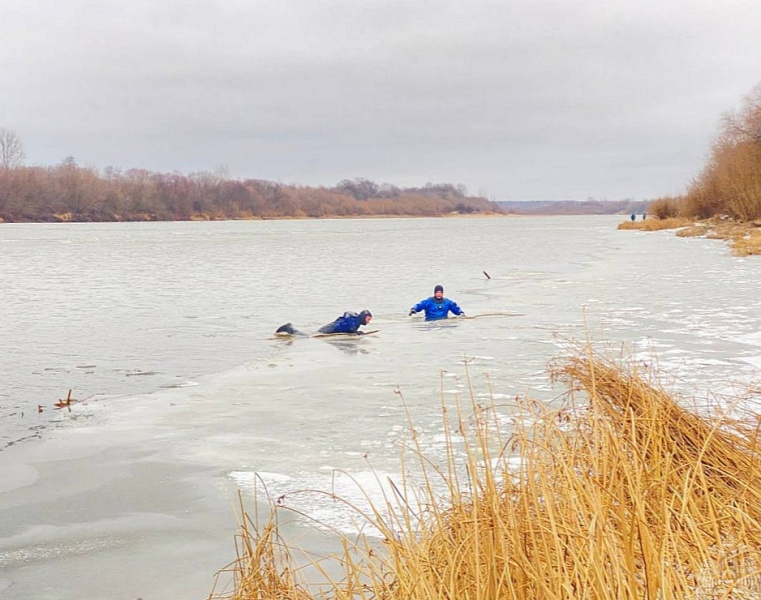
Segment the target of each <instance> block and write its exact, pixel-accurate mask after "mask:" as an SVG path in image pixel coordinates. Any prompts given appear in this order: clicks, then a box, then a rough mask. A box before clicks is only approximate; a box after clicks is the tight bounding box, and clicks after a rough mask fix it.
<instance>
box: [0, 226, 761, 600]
mask: <svg viewBox="0 0 761 600" xmlns="http://www.w3.org/2000/svg"><path fill="white" fill-rule="evenodd" d="M622 219H623V217H562V218H561V217H542V218H469V219H468V218H463V219H378V220H374V219H366V220H320V221H246V222H219V223H113V224H106V223H102V224H55V225H48V224H23V225H11V224H4V225H1V226H0V277H2V286H0V305H1V306H2V307H3V310H2V314H0V331H2V340H3V343H2V344H1V345H0V369H1V371H2V380H0V448H2V450H0V597H2V598H8V599H12V600H53V599H55V600H136V599H137V598H142V599H143V600H154V599H156V600H159V599H161V600H164V599H168V598H169V599H180V598H182V599H201V598H205V597H206V596H207V595H208V593H209V592H210V590H211V586H212V583H213V576H214V572H215V571H216V570H217V569H219V568H221V567H223V566H224V565H225V564H226V563H228V562H229V561H230V560H232V558H234V545H233V534H234V533H235V531H236V526H237V523H236V503H237V492H238V490H239V489H240V490H243V491H244V494H246V495H248V494H249V492H250V490H251V487H252V483H253V481H254V473H258V474H259V476H260V480H261V481H262V482H264V483H266V485H267V487H268V489H269V492H270V494H272V495H273V496H278V495H280V494H284V493H287V492H289V491H291V490H294V489H301V488H318V489H331V487H332V489H334V490H336V491H338V493H339V494H341V495H343V496H346V497H349V498H356V499H357V501H360V500H359V497H358V492H357V490H355V489H354V488H353V487H352V486H351V485H350V484H349V481H348V478H347V477H345V476H337V475H336V474H335V471H334V470H335V469H340V470H343V471H345V472H347V473H349V474H351V475H352V477H353V478H355V479H356V480H358V481H360V482H368V485H369V486H370V487H371V486H372V481H374V475H373V474H372V471H371V468H370V465H372V468H374V469H375V470H376V472H378V473H383V474H389V475H390V476H392V477H393V476H394V475H395V474H397V473H398V470H399V466H398V464H399V440H400V439H402V438H403V437H404V436H405V429H406V416H405V413H404V410H403V407H402V404H401V400H400V396H399V395H398V394H397V393H396V391H397V389H398V390H400V391H401V392H402V393H403V396H404V399H405V400H406V402H407V404H408V405H409V409H410V412H411V414H412V417H413V419H414V421H415V424H416V427H417V428H419V432H420V437H419V440H420V442H421V445H422V447H423V449H424V450H425V451H426V452H429V453H431V454H432V455H434V456H435V455H436V453H440V452H441V451H442V436H441V425H440V416H439V415H440V404H441V390H442V389H443V391H444V396H445V397H446V398H450V397H454V396H456V395H458V394H459V395H462V396H466V395H467V394H465V391H466V385H465V381H464V368H465V367H464V364H463V363H464V362H465V361H466V360H467V361H468V363H469V366H468V369H469V372H470V375H471V377H472V379H473V383H474V389H475V393H476V395H477V396H478V397H479V398H484V399H486V398H488V397H489V386H491V390H492V391H493V398H494V399H495V401H497V402H503V401H504V402H505V403H508V402H509V400H510V399H511V398H513V397H514V396H516V395H525V394H527V393H528V394H530V395H532V396H534V397H536V398H538V399H541V400H544V401H547V402H552V401H553V399H555V398H556V397H557V396H558V395H559V394H560V393H561V392H562V391H563V390H562V389H554V388H553V387H552V386H551V385H550V382H549V379H548V377H547V372H546V371H547V369H546V367H547V363H548V361H550V360H551V359H553V358H557V357H559V356H562V355H563V353H564V352H565V351H566V350H565V349H566V347H567V341H568V340H580V339H582V340H583V339H585V338H586V337H587V335H589V336H591V337H592V339H593V340H597V341H607V342H610V343H611V344H613V345H618V346H619V347H620V346H622V345H623V347H624V348H625V351H627V352H628V353H630V354H632V355H635V356H638V357H642V358H643V359H645V360H649V359H650V358H652V357H653V356H656V357H657V360H658V362H659V364H660V367H661V371H662V373H663V375H664V376H665V378H666V381H667V383H669V384H671V385H673V386H674V387H675V388H676V389H678V390H681V391H685V392H687V393H691V392H692V391H695V392H697V393H704V392H705V391H706V390H709V389H710V390H712V391H715V392H720V393H724V392H727V393H734V392H735V391H736V390H743V389H745V388H747V386H748V385H749V384H754V382H757V381H759V380H761V293H759V282H760V281H761V258H760V257H755V258H753V257H751V258H746V259H739V258H733V257H731V256H730V255H729V252H728V250H727V247H726V246H725V245H724V244H723V243H722V242H717V241H709V240H703V239H696V238H678V237H676V236H675V235H674V234H673V232H659V233H649V234H646V233H641V232H631V231H626V232H620V231H617V230H616V225H617V224H618V222H620V221H621V220H622ZM484 271H486V272H487V273H488V274H489V275H490V276H491V279H487V277H486V276H485V275H484V273H483V272H484ZM436 284H442V285H443V286H444V288H445V295H446V296H448V297H451V298H453V299H454V300H456V301H457V302H458V303H459V304H460V306H461V307H462V308H463V309H464V311H465V312H466V314H468V315H470V316H474V315H484V314H488V313H504V312H506V313H512V314H513V316H495V317H484V318H479V319H472V320H465V321H450V322H447V323H446V324H440V325H436V326H430V325H427V324H425V323H423V322H422V320H421V319H420V318H419V317H416V318H409V317H408V316H407V312H408V310H409V308H410V307H411V306H412V305H413V304H415V303H416V302H418V301H419V300H421V299H422V298H424V297H426V296H429V295H431V293H432V290H433V286H434V285H436ZM364 308H367V309H370V310H371V311H372V312H373V314H374V319H373V322H372V324H371V329H380V333H379V334H377V335H374V336H368V337H367V338H361V339H358V340H356V341H346V340H339V341H325V340H318V339H303V340H296V341H294V342H293V343H289V342H285V341H282V340H276V339H273V337H272V333H273V332H274V330H275V328H276V327H277V326H279V325H281V324H283V323H285V322H287V321H292V322H293V324H294V325H295V326H296V327H298V328H300V329H304V330H315V329H316V328H317V327H319V326H320V325H322V324H324V323H326V322H328V321H331V320H333V318H335V317H336V316H338V315H339V314H340V313H342V312H343V311H344V310H355V311H360V310H362V309H364ZM487 380H488V381H487ZM69 389H72V397H73V398H74V399H75V400H76V401H75V402H74V403H73V404H72V406H71V410H70V411H69V410H66V409H57V408H56V407H55V403H56V401H57V400H59V399H60V398H65V396H66V394H67V392H68V390H69ZM40 411H41V412H40ZM294 503H295V507H296V508H298V509H299V510H301V511H303V512H304V513H305V514H307V515H309V516H310V517H313V518H316V519H319V520H320V521H321V522H322V523H324V524H326V525H329V526H334V527H337V528H339V529H344V530H347V531H351V526H352V524H351V518H350V517H349V516H348V515H347V514H346V512H345V510H344V509H342V507H341V506H340V505H338V504H336V503H334V502H330V501H328V500H327V499H325V498H324V497H319V496H311V497H299V498H295V497H294ZM290 527H291V530H292V533H293V534H294V535H299V534H300V524H299V522H298V520H297V521H295V522H294V523H293V524H291V525H290ZM304 530H305V531H306V530H307V527H306V524H304ZM310 535H311V536H312V537H310V538H308V539H309V543H311V544H316V545H317V546H319V544H320V542H319V539H317V538H315V536H314V534H310ZM316 539H317V541H315V540H316Z"/></svg>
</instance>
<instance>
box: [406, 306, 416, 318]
mask: <svg viewBox="0 0 761 600" xmlns="http://www.w3.org/2000/svg"><path fill="white" fill-rule="evenodd" d="M414 314H415V309H414V308H411V309H410V314H409V315H407V316H409V317H411V316H412V315H414Z"/></svg>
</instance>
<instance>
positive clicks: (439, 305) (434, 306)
mask: <svg viewBox="0 0 761 600" xmlns="http://www.w3.org/2000/svg"><path fill="white" fill-rule="evenodd" d="M421 310H424V311H425V320H426V321H438V320H439V319H446V318H447V316H448V315H449V311H452V314H454V315H458V316H461V317H464V316H465V313H464V312H462V309H461V308H460V307H459V306H457V302H455V301H453V300H450V299H449V298H444V288H443V287H442V286H440V285H437V286H436V287H435V288H433V296H431V297H430V298H426V299H425V300H421V301H420V302H418V303H417V304H416V305H415V306H413V307H412V308H411V309H410V316H412V315H414V314H415V313H418V312H420V311H421Z"/></svg>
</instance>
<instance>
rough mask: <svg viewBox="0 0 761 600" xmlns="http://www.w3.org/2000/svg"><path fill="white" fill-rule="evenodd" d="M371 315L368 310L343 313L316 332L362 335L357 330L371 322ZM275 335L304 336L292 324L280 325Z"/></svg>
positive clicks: (362, 333)
mask: <svg viewBox="0 0 761 600" xmlns="http://www.w3.org/2000/svg"><path fill="white" fill-rule="evenodd" d="M372 319H373V315H372V313H371V312H370V311H369V310H363V311H362V312H361V313H359V314H357V313H355V312H348V311H347V312H345V313H344V314H342V315H341V316H340V317H338V318H337V319H336V320H335V321H333V322H332V323H328V324H327V325H323V326H322V327H320V328H319V329H318V330H317V331H319V332H320V333H354V334H356V335H364V332H362V331H359V328H360V327H362V326H363V325H367V324H368V323H370V321H372ZM275 334H277V335H306V333H303V332H301V331H299V330H298V329H296V328H295V327H294V326H293V324H292V323H286V324H285V325H281V326H280V327H278V328H277V330H276V331H275Z"/></svg>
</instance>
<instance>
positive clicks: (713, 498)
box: [211, 348, 761, 600]
mask: <svg viewBox="0 0 761 600" xmlns="http://www.w3.org/2000/svg"><path fill="white" fill-rule="evenodd" d="M552 375H553V377H554V378H556V379H557V380H562V381H565V382H566V383H567V385H568V389H569V392H568V395H567V399H566V401H565V403H564V406H563V407H562V408H561V409H555V410H553V409H550V408H548V407H547V406H545V405H544V404H542V403H539V402H534V401H530V400H526V401H524V402H522V403H521V404H520V406H519V407H518V411H517V413H516V414H514V415H513V417H512V420H513V422H514V427H512V428H511V429H510V430H509V431H508V430H506V429H505V427H504V425H503V422H504V420H503V419H502V418H500V417H499V412H500V411H499V410H498V409H497V408H495V407H494V406H488V407H484V406H481V405H479V404H478V403H476V402H475V401H474V400H471V406H470V407H469V408H468V410H467V411H464V410H463V409H461V408H459V407H458V406H455V407H454V409H448V408H447V407H444V415H443V416H444V426H445V429H446V433H447V435H448V440H449V442H448V444H447V449H448V452H447V456H448V460H447V461H446V464H444V465H438V464H435V463H434V462H432V461H430V460H429V459H427V458H426V457H425V456H424V455H423V454H422V452H421V451H420V448H419V447H418V446H417V442H416V438H415V436H414V435H413V436H412V438H411V441H410V445H409V449H410V450H411V451H412V455H411V456H412V457H413V458H414V459H415V461H417V464H418V465H419V466H420V467H421V469H422V474H423V481H424V484H423V485H422V486H420V487H417V488H414V487H413V485H412V483H411V482H410V481H408V480H407V479H406V478H405V480H404V481H402V482H399V483H398V486H397V493H396V494H395V498H394V499H389V501H388V502H387V505H386V506H383V507H377V508H375V509H374V510H373V511H371V514H368V515H365V518H366V519H367V520H368V522H369V524H371V525H373V526H374V527H376V528H377V529H379V530H380V531H381V532H382V533H383V536H384V539H383V542H382V543H380V544H373V543H372V542H371V541H369V540H365V539H364V538H362V537H360V538H359V539H357V540H352V539H349V538H343V540H342V544H343V553H342V554H341V555H340V556H339V557H338V558H337V560H338V561H339V562H340V564H342V565H343V568H344V572H343V575H342V577H340V578H335V577H334V578H332V579H331V578H330V577H328V576H327V572H326V571H324V570H323V572H324V573H325V575H326V578H327V579H328V581H327V583H325V582H323V588H322V589H321V590H320V591H319V592H318V591H316V589H317V588H316V587H315V586H314V585H313V584H311V583H310V582H307V581H304V579H303V577H300V574H301V571H300V567H299V566H297V564H296V562H295V561H294V559H293V556H294V549H293V548H290V547H289V546H288V544H287V543H285V542H284V541H283V540H282V539H281V538H280V537H279V534H278V527H277V520H276V517H275V516H274V514H275V513H274V511H273V516H272V517H271V518H270V519H269V520H268V521H266V522H265V523H264V524H263V525H261V526H260V525H258V524H257V522H256V519H251V518H249V517H248V515H245V513H244V515H245V517H244V524H243V526H242V528H241V532H240V534H239V536H238V540H239V544H238V548H239V555H238V560H237V561H236V562H235V563H234V564H233V565H231V567H230V571H231V572H232V573H233V576H234V580H235V585H234V591H233V592H230V593H229V594H227V595H221V594H216V595H215V594H212V596H211V597H213V598H222V597H225V598H231V599H234V600H253V599H263V598H279V599H283V600H286V599H294V600H296V599H298V600H304V599H309V598H317V597H320V598H331V599H349V598H356V599H371V598H372V599H384V600H397V599H399V600H401V599H410V600H412V599H414V600H422V599H431V600H433V599H440V598H449V599H462V598H472V599H491V598H494V599H496V598H500V599H502V598H507V599H516V600H518V599H534V598H536V599H539V598H542V599H561V598H562V599H572V598H573V599H610V598H620V599H643V598H649V599H656V598H657V599H663V600H666V599H683V598H696V599H709V598H710V599H718V598H732V599H735V598H759V597H761V552H760V551H759V549H761V476H760V475H761V470H759V459H760V458H761V452H759V420H758V418H757V417H756V416H755V415H750V416H748V417H747V418H746V417H742V418H740V417H737V416H734V417H733V418H730V417H729V416H728V415H727V414H722V413H720V412H712V413H710V414H707V413H699V412H696V411H694V410H688V409H686V408H685V407H684V406H683V404H682V402H678V401H677V400H676V399H675V398H674V397H673V396H672V395H670V394H669V393H667V392H665V391H663V390H662V389H661V388H660V387H659V386H658V385H657V383H655V382H653V381H652V380H651V378H650V377H648V376H643V375H642V374H640V373H639V372H638V371H637V368H636V366H634V365H632V364H629V363H624V362H621V361H616V360H610V359H608V358H605V357H603V356H600V355H597V354H594V353H593V352H592V351H591V350H590V349H588V348H587V349H585V350H583V351H580V352H579V354H578V355H577V356H574V357H572V358H570V359H567V360H565V361H563V362H561V363H560V364H558V365H557V366H556V367H555V368H553V370H552ZM734 408H735V409H737V408H738V407H734ZM733 414H735V415H736V414H737V410H735V411H734V412H733ZM413 431H414V429H413ZM455 432H456V433H457V434H458V436H459V434H462V435H463V436H464V438H465V442H464V446H463V447H460V446H459V444H460V442H459V441H458V440H459V437H457V438H456V437H455V436H454V433H455ZM462 456H464V458H462V459H461V457H462ZM402 462H403V465H404V471H405V472H408V470H407V466H409V464H410V455H409V454H408V453H407V455H403V456H402ZM441 489H444V490H446V494H445V495H444V496H443V497H442V496H441V495H440V490H441ZM389 515H390V516H389ZM315 566H316V568H317V569H318V570H320V569H321V567H320V561H319V560H315V561H313V564H312V566H311V568H312V570H313V571H314V569H315Z"/></svg>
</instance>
